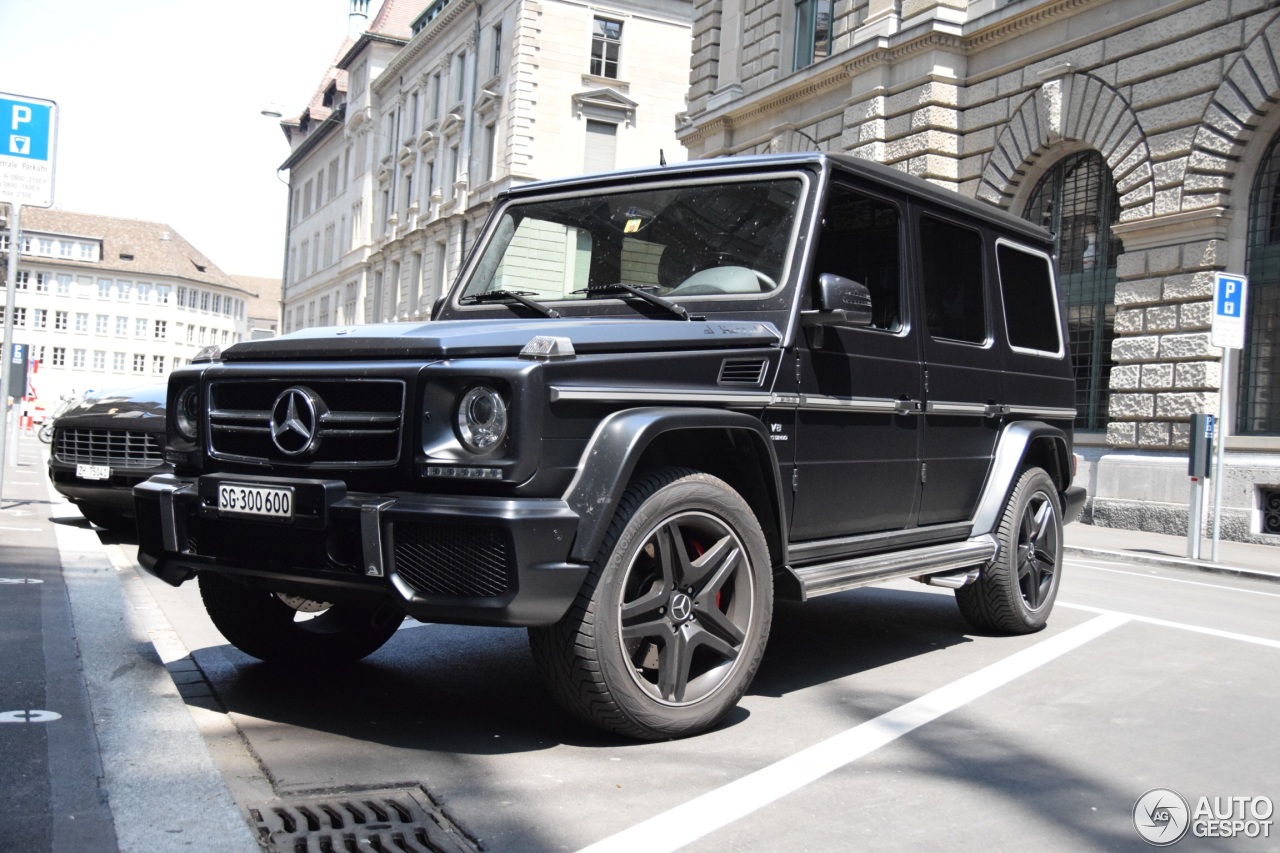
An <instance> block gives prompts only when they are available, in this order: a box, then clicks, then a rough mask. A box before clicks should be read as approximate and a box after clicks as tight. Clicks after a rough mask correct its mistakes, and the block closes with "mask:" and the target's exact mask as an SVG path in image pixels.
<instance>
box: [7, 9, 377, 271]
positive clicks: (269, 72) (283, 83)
mask: <svg viewBox="0 0 1280 853" xmlns="http://www.w3.org/2000/svg"><path fill="white" fill-rule="evenodd" d="M379 5H380V3H379V2H377V0H375V2H373V3H371V4H370V6H371V7H372V8H371V9H370V14H371V15H372V14H373V13H375V12H376V11H377V7H378V6H379ZM348 8H349V0H248V2H243V0H242V2H227V0H222V2H218V0H130V1H129V2H107V1H106V0H0V92H4V93H8V94H12V95H22V96H24V97H29V98H41V99H45V100H50V101H55V102H56V103H57V105H58V133H57V153H56V160H55V165H54V207H55V208H57V209H60V210H67V211H74V212H77V213H92V214H99V215H106V216H117V217H125V218H129V219H143V220H148V221H152V222H163V223H165V224H167V225H169V226H170V227H171V228H172V229H173V230H174V231H176V232H177V233H179V234H181V235H182V236H183V237H185V238H186V239H187V241H188V242H190V243H191V244H192V245H193V246H195V247H196V248H197V249H199V250H200V251H201V252H203V253H204V254H205V256H206V257H208V258H209V260H211V261H213V263H214V264H216V265H217V266H218V267H219V268H221V269H222V271H223V272H226V273H230V274H232V275H254V276H270V277H275V278H279V277H280V274H281V270H282V268H283V264H284V239H285V217H286V215H287V196H288V190H287V188H286V186H285V185H284V183H283V180H284V178H285V176H286V175H287V173H282V174H281V175H280V176H277V174H276V169H277V168H278V167H279V165H280V164H281V163H283V162H284V160H285V158H287V157H288V156H289V143H288V141H287V140H286V139H285V136H284V133H283V132H282V131H281V129H280V119H278V118H268V117H266V116H263V115H262V109H263V108H264V107H266V106H267V105H269V104H272V103H276V104H282V105H283V106H284V107H285V109H284V113H285V115H286V116H294V115H297V114H298V113H301V112H302V110H303V109H304V108H305V107H306V106H307V104H308V103H309V102H310V100H311V96H312V94H313V93H314V92H315V90H316V88H317V87H318V86H319V84H320V80H321V78H322V77H323V76H324V73H325V71H326V69H327V68H328V67H329V63H330V62H332V60H333V59H334V57H335V56H336V54H337V52H338V48H339V47H341V45H342V41H343V39H344V38H345V36H346V34H347V11H348Z"/></svg>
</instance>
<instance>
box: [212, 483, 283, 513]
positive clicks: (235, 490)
mask: <svg viewBox="0 0 1280 853" xmlns="http://www.w3.org/2000/svg"><path fill="white" fill-rule="evenodd" d="M218 513H219V514H220V515H252V516H258V517H261V518H293V489H277V488H272V487H270V486H254V485H250V484H249V483H219V484H218Z"/></svg>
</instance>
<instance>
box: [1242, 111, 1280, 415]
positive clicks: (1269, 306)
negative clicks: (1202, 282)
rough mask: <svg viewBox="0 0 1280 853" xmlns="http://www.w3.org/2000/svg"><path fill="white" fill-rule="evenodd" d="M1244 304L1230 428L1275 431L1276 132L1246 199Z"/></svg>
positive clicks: (1279, 388) (1279, 185)
mask: <svg viewBox="0 0 1280 853" xmlns="http://www.w3.org/2000/svg"><path fill="white" fill-rule="evenodd" d="M1248 257H1249V261H1248V265H1247V267H1246V269H1247V270H1248V273H1249V307H1248V308H1247V309H1246V314H1245V317H1246V318H1247V322H1248V324H1249V327H1248V329H1247V330H1246V332H1245V340H1244V351H1243V354H1242V356H1241V358H1240V384H1239V388H1238V392H1239V398H1238V399H1239V404H1238V406H1237V408H1236V432H1238V433H1242V434H1252V435H1263V434H1271V435H1274V434H1276V433H1280V135H1277V136H1276V138H1275V139H1273V140H1272V141H1271V147H1270V148H1268V149H1267V153H1266V156H1264V157H1263V158H1262V165H1261V166H1260V167H1259V169H1258V176H1257V177H1256V178H1255V179H1254V182H1253V193H1252V195H1251V196H1250V201H1249V255H1248Z"/></svg>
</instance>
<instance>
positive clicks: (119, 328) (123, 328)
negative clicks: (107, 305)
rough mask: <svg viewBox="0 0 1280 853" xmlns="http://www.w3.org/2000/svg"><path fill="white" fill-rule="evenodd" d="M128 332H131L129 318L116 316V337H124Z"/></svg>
mask: <svg viewBox="0 0 1280 853" xmlns="http://www.w3.org/2000/svg"><path fill="white" fill-rule="evenodd" d="M127 334H129V318H128V317H119V316H117V317H116V337H118V338H123V337H124V336H125V335H127Z"/></svg>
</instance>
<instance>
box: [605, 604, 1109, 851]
mask: <svg viewBox="0 0 1280 853" xmlns="http://www.w3.org/2000/svg"><path fill="white" fill-rule="evenodd" d="M1128 621H1129V617H1128V616H1127V615H1125V614H1123V613H1105V614H1103V615H1101V616H1099V617H1097V618H1096V619H1090V620H1089V621H1088V622H1085V623H1084V624H1082V625H1077V626H1076V627H1074V628H1069V629H1067V630H1066V631H1063V632H1062V633H1061V634H1057V635H1055V636H1053V637H1050V638H1048V639H1047V640H1044V641H1042V642H1040V643H1037V644H1036V645H1034V646H1032V647H1030V648H1027V649H1023V650H1022V651H1020V652H1017V653H1015V654H1012V655H1010V656H1009V657H1007V658H1005V659H1004V660H1001V661H998V662H996V663H993V664H991V665H990V666H987V667H984V668H983V669H980V670H978V671H977V672H974V673H971V674H969V675H966V676H965V677H963V678H961V679H959V680H957V681H953V682H952V683H950V684H948V685H946V686H945V687H940V688H938V689H937V690H934V691H933V692H932V693H928V694H926V695H924V696H921V697H920V698H919V699H915V700H913V701H911V702H908V703H907V704H905V705H901V706H899V707H897V708H894V709H893V710H892V711H887V712H885V713H884V714H881V715H880V716H879V717H876V718H875V719H873V720H868V721H867V722H865V723H862V724H861V725H857V726H854V727H853V728H851V729H848V730H847V731H844V732H841V733H840V734H838V735H835V736H833V737H830V738H828V739H827V740H824V741H822V742H821V743H817V744H814V745H813V746H811V747H808V748H807V749H804V750H802V751H800V752H798V753H796V754H795V755H792V756H789V757H787V758H784V759H782V760H781V761H778V762H776V763H774V764H771V765H769V766H768V767H764V768H762V769H760V770H757V771H756V772H754V773H752V774H750V775H748V776H744V777H742V778H741V779H738V780H736V781H734V782H730V783H729V784H727V785H725V786H723V787H721V788H717V789H715V790H714V791H708V792H707V793H705V794H703V795H702V796H700V797H696V798H695V799H693V800H690V801H689V802H687V803H684V804H682V805H679V806H676V807H675V808H673V809H671V810H670V811H666V812H663V813H662V814H660V815H657V816H655V817H652V818H650V819H648V820H646V821H644V822H642V823H638V824H636V825H635V826H633V827H631V828H630V829H624V830H623V831H622V832H619V833H617V834H616V835H612V836H610V837H608V838H605V839H604V840H602V841H598V842H596V843H595V844H592V845H590V846H589V847H586V848H584V849H583V851H582V853H606V851H608V853H614V851H645V853H652V852H653V851H669V850H677V849H679V848H681V847H683V846H685V845H686V844H690V843H692V842H694V841H696V840H698V839H699V838H702V837H703V836H704V835H707V834H709V833H711V832H714V831H715V830H717V829H720V828H721V827H724V826H727V825H729V824H730V823H733V822H734V821H736V820H738V819H740V818H743V817H746V816H747V815H749V814H751V813H752V812H754V811H756V810H758V809H761V808H764V807H765V806H767V805H769V804H770V803H772V802H774V801H775V800H778V799H781V798H782V797H784V796H786V795H787V794H790V793H791V792H793V791H798V790H799V789H801V788H803V787H804V786H805V785H808V784H810V783H812V782H816V781H817V780H818V779H821V778H822V777H823V776H826V775H827V774H828V773H831V772H833V771H835V770H839V769H840V768H841V767H844V766H845V765H846V764H849V763H850V762H853V761H856V760H858V759H859V758H862V757H863V756H865V755H868V754H870V753H872V752H874V751H875V750H877V749H879V748H880V747H882V746H885V745H887V744H890V743H892V742H893V741H895V740H897V739H898V738H900V737H902V736H903V735H906V734H909V733H911V732H913V731H915V730H916V729H918V728H920V727H921V726H923V725H925V724H927V723H930V722H932V721H934V720H936V719H938V718H939V717H941V716H943V715H945V714H948V713H950V712H951V711H954V710H956V709H957V708H960V707H962V706H964V705H966V704H968V703H970V702H972V701H974V700H975V699H978V698H980V697H982V696H985V695H986V694H988V693H990V692H991V691H993V690H995V689H997V688H999V687H1002V686H1004V685H1005V684H1008V683H1009V682H1010V681H1013V680H1014V679H1015V678H1018V677H1019V676H1022V675H1026V674H1027V673H1029V672H1032V671H1033V670H1035V669H1038V668H1039V667H1041V666H1044V665H1045V664H1047V663H1049V662H1050V661H1052V660H1054V659H1056V658H1058V657H1060V656H1062V655H1064V654H1066V653H1067V652H1069V651H1072V650H1073V649H1076V648H1079V647H1080V646H1082V645H1084V644H1085V643H1087V642H1089V641H1090V640H1094V639H1096V638H1098V637H1101V636H1102V635H1103V634H1106V633H1107V632H1109V631H1111V630H1112V629H1114V628H1117V627H1119V626H1121V625H1123V624H1125V623H1126V622H1128Z"/></svg>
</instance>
